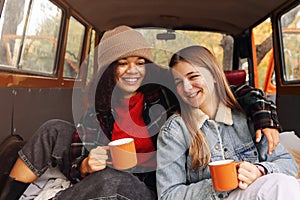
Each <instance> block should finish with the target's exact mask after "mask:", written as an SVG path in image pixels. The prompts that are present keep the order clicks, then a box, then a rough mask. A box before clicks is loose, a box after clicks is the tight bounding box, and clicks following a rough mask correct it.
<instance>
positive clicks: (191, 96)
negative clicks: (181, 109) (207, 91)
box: [188, 92, 197, 98]
mask: <svg viewBox="0 0 300 200" xmlns="http://www.w3.org/2000/svg"><path fill="white" fill-rule="evenodd" d="M196 95H197V92H195V93H193V94H190V95H188V97H189V98H193V97H195V96H196Z"/></svg>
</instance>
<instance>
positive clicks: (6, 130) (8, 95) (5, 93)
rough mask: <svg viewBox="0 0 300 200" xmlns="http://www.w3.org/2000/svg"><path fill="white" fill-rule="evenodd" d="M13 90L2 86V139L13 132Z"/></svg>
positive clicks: (0, 137) (0, 138)
mask: <svg viewBox="0 0 300 200" xmlns="http://www.w3.org/2000/svg"><path fill="white" fill-rule="evenodd" d="M13 91H14V90H13V89H11V88H0V112H1V113H0V121H1V125H0V141H2V140H3V139H4V138H5V137H7V136H8V135H10V134H11V133H12V130H11V128H12V110H13Z"/></svg>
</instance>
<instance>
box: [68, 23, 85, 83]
mask: <svg viewBox="0 0 300 200" xmlns="http://www.w3.org/2000/svg"><path fill="white" fill-rule="evenodd" d="M84 33H85V26H84V25H83V24H81V23H80V22H79V21H78V20H76V19H75V18H74V17H71V18H70V22H69V29H68V39H67V47H66V54H65V62H64V72H63V77H66V78H76V76H77V73H78V70H79V66H80V61H81V51H82V47H83V40H84Z"/></svg>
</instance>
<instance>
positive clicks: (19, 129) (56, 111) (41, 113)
mask: <svg viewBox="0 0 300 200" xmlns="http://www.w3.org/2000/svg"><path fill="white" fill-rule="evenodd" d="M54 118H57V119H63V120H67V121H69V122H73V116H72V88H71V89H69V88H30V89H28V88H18V89H16V95H15V103H14V124H13V125H14V126H13V128H14V133H15V134H19V135H21V136H22V137H23V138H24V139H25V140H28V139H29V138H30V137H31V136H32V135H33V134H34V132H35V131H36V130H37V129H38V127H39V126H40V125H41V124H43V123H44V122H45V121H47V120H49V119H54Z"/></svg>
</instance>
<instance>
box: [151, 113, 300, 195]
mask: <svg viewBox="0 0 300 200" xmlns="http://www.w3.org/2000/svg"><path fill="white" fill-rule="evenodd" d="M232 122H233V124H232V125H227V124H224V123H221V122H216V121H213V120H208V119H205V120H203V124H202V126H201V131H202V133H203V134H205V135H206V139H207V141H208V145H209V148H210V151H211V161H216V160H221V159H233V160H235V161H248V162H251V163H256V164H260V165H262V166H263V167H265V169H266V170H267V173H284V174H288V175H292V176H296V175H297V172H298V167H297V164H296V162H295V160H294V158H293V157H292V155H291V154H289V153H288V151H287V150H286V149H285V148H284V147H283V146H282V145H281V144H279V145H278V146H277V148H276V149H275V151H274V152H273V153H272V154H271V155H268V154H267V150H268V144H267V141H266V139H265V137H263V138H262V141H261V142H259V143H254V142H253V141H255V139H254V138H255V132H254V130H251V127H252V126H251V125H250V124H249V126H248V121H247V118H246V116H245V115H244V114H243V113H241V112H238V111H234V110H232ZM190 142H191V141H190V135H189V132H188V129H187V127H186V125H185V123H184V121H183V119H182V118H181V117H180V116H179V115H176V114H174V115H172V116H171V117H170V118H169V119H168V121H167V122H166V123H165V124H164V126H163V127H162V128H161V131H160V134H159V136H158V143H157V145H158V152H157V173H156V177H157V190H158V198H159V199H170V200H183V199H187V200H193V199H197V200H199V199H201V200H205V199H223V198H226V197H228V194H229V193H230V191H228V192H218V191H215V190H214V189H213V187H212V182H211V178H210V172H209V168H208V167H201V168H200V169H199V170H192V169H190V166H191V157H190V156H188V154H187V152H188V149H189V147H190Z"/></svg>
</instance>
